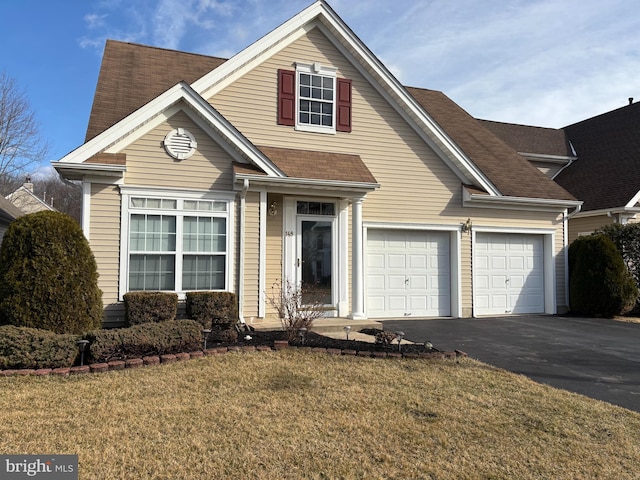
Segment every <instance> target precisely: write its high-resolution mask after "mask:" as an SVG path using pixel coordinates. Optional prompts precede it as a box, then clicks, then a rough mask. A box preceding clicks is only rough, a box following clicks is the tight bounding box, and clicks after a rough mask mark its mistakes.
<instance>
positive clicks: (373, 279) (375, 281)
mask: <svg viewBox="0 0 640 480" xmlns="http://www.w3.org/2000/svg"><path fill="white" fill-rule="evenodd" d="M384 280H385V276H384V275H368V276H367V285H369V288H370V289H371V290H372V291H373V290H384Z"/></svg>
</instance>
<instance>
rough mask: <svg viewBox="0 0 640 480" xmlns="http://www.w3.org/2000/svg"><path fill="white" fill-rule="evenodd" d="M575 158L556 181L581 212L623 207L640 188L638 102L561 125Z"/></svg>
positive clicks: (639, 118) (639, 112)
mask: <svg viewBox="0 0 640 480" xmlns="http://www.w3.org/2000/svg"><path fill="white" fill-rule="evenodd" d="M564 130H565V131H566V132H567V135H568V137H569V139H570V140H571V144H572V145H573V147H574V149H575V151H576V155H577V157H578V159H577V160H576V161H575V162H574V163H573V164H571V165H570V166H569V167H568V168H566V169H565V170H563V171H562V172H561V173H560V174H559V175H558V176H557V177H556V181H557V182H558V183H559V184H560V185H562V186H563V187H565V188H566V189H567V190H569V191H570V192H572V193H573V194H574V195H575V196H576V197H578V198H579V199H580V200H583V201H584V205H583V207H582V210H583V211H589V210H600V209H606V208H617V207H624V206H625V205H626V204H627V203H629V201H631V199H632V198H633V197H634V196H635V195H636V193H637V192H638V190H640V103H633V104H631V105H627V106H624V107H622V108H618V109H616V110H613V111H611V112H607V113H603V114H602V115H598V116H596V117H593V118H589V119H587V120H583V121H581V122H578V123H574V124H573V125H569V126H567V127H564Z"/></svg>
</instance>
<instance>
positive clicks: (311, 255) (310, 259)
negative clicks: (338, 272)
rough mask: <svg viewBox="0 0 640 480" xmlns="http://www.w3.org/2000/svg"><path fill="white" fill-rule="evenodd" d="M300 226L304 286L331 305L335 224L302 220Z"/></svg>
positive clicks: (300, 274) (300, 268)
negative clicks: (318, 294)
mask: <svg viewBox="0 0 640 480" xmlns="http://www.w3.org/2000/svg"><path fill="white" fill-rule="evenodd" d="M299 226H300V258H299V260H298V272H299V273H298V274H299V278H300V279H301V280H302V282H301V283H302V286H303V287H304V288H310V289H312V290H314V291H315V292H318V293H320V294H321V298H322V301H323V303H324V304H325V305H330V304H332V298H333V297H332V275H333V272H332V265H333V245H332V243H333V222H332V221H326V220H300V223H299ZM303 301H304V297H303Z"/></svg>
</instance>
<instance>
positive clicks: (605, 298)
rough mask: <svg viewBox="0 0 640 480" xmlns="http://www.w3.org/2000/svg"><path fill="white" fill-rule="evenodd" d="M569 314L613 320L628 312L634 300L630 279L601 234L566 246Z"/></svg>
mask: <svg viewBox="0 0 640 480" xmlns="http://www.w3.org/2000/svg"><path fill="white" fill-rule="evenodd" d="M569 275H570V276H569V295H570V302H571V311H572V312H574V313H580V314H587V315H600V316H604V317H613V316H615V315H623V314H625V313H627V312H629V311H630V310H631V309H632V308H633V306H634V305H635V302H636V298H637V297H638V288H637V286H636V282H635V280H634V279H633V276H632V275H631V273H630V272H629V270H628V268H627V266H626V265H625V264H624V261H623V260H622V257H621V256H620V253H619V252H618V250H617V249H616V247H615V245H614V244H613V242H612V241H611V240H610V239H609V238H607V237H605V236H604V235H590V236H585V237H579V238H578V239H576V240H575V241H574V242H573V243H572V244H571V245H570V246H569Z"/></svg>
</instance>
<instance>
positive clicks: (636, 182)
mask: <svg viewBox="0 0 640 480" xmlns="http://www.w3.org/2000/svg"><path fill="white" fill-rule="evenodd" d="M481 123H482V124H483V125H484V126H485V127H486V128H488V129H489V130H491V131H492V132H493V133H494V134H495V135H496V136H498V137H500V138H501V139H502V140H504V141H505V142H506V143H508V144H509V145H510V146H512V147H513V148H514V149H515V150H516V151H518V152H519V153H520V154H521V155H523V156H524V157H525V158H527V159H529V160H530V161H531V162H532V163H533V164H534V165H536V166H537V167H538V168H539V169H541V171H544V172H545V173H547V175H549V176H550V178H553V179H554V180H555V181H556V182H557V183H558V184H559V185H561V186H562V187H564V188H565V189H566V190H567V191H569V192H571V193H572V194H573V195H574V197H576V198H579V199H580V200H582V201H583V202H584V203H583V205H582V207H581V210H580V212H577V213H575V214H574V215H572V216H571V219H570V220H569V235H568V239H569V243H571V242H572V241H573V240H575V239H576V238H577V237H578V236H579V235H585V234H589V233H593V232H594V231H595V230H597V229H598V228H600V227H603V226H605V225H608V224H611V223H621V224H625V223H628V222H637V221H639V220H640V216H638V214H640V204H639V201H640V171H639V169H638V161H639V160H640V136H639V135H638V131H640V104H638V103H633V99H629V104H628V105H626V106H624V107H622V108H618V109H615V110H613V111H610V112H606V113H603V114H601V115H597V116H595V117H593V118H589V119H586V120H583V121H581V122H577V123H574V124H573V125H569V126H566V127H564V128H561V129H552V128H540V127H531V126H525V125H513V124H507V123H499V122H490V121H485V120H481Z"/></svg>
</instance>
